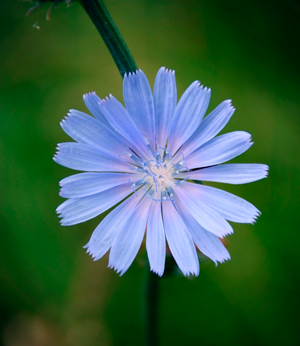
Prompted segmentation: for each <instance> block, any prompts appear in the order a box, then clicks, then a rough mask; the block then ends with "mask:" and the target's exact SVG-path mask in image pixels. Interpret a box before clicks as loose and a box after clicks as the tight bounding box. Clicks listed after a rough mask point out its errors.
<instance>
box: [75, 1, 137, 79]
mask: <svg viewBox="0 0 300 346" xmlns="http://www.w3.org/2000/svg"><path fill="white" fill-rule="evenodd" d="M80 2H81V4H82V6H83V8H84V9H85V11H86V13H87V14H88V15H89V17H90V18H91V20H92V22H93V23H94V25H95V26H96V28H97V30H98V32H99V34H100V35H101V37H102V39H103V41H104V42H105V44H106V46H107V48H108V50H109V52H110V54H111V56H112V57H113V59H114V61H115V63H116V65H117V67H118V69H119V72H120V74H121V76H122V78H123V77H124V75H125V74H126V73H129V72H135V71H136V70H137V69H138V68H137V65H136V63H135V61H134V59H133V57H132V55H131V53H130V51H129V49H128V47H127V45H126V43H125V41H124V39H123V37H122V36H121V34H120V32H119V30H118V28H117V26H116V24H115V23H114V21H113V20H112V18H111V16H110V14H109V12H108V10H107V8H106V6H105V5H104V3H103V1H102V0H80Z"/></svg>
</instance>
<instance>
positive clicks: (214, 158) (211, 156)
mask: <svg viewBox="0 0 300 346" xmlns="http://www.w3.org/2000/svg"><path fill="white" fill-rule="evenodd" d="M252 144H253V143H252V142H251V135H250V134H249V133H247V132H244V131H235V132H230V133H226V134H225V135H221V136H218V137H215V138H213V139H211V140H209V141H208V142H206V143H205V144H203V145H202V146H201V147H200V148H199V149H197V150H196V151H194V152H193V153H192V154H189V155H187V156H186V158H185V161H186V163H187V166H188V168H189V169H193V168H200V167H207V166H213V165H217V164H219V163H223V162H225V161H229V160H231V159H233V158H235V157H237V156H239V155H241V154H243V153H244V152H245V151H246V150H248V149H249V148H250V147H251V145H252Z"/></svg>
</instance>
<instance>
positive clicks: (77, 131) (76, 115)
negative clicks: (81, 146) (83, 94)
mask: <svg viewBox="0 0 300 346" xmlns="http://www.w3.org/2000/svg"><path fill="white" fill-rule="evenodd" d="M61 127H62V129H63V130H64V131H65V133H66V134H67V135H69V136H70V137H71V138H73V139H74V140H75V141H77V142H79V143H85V144H89V145H91V146H94V147H96V148H98V149H100V150H101V151H103V152H106V153H108V154H110V155H114V156H115V157H117V156H118V155H120V154H122V153H124V151H125V149H126V147H127V144H126V140H125V139H124V138H123V137H122V136H121V135H119V134H117V133H116V132H115V131H114V130H112V129H111V127H107V126H106V125H104V124H101V123H100V121H99V120H97V119H94V118H92V117H91V116H89V115H87V114H85V113H82V112H79V111H76V110H71V111H70V113H68V117H66V118H65V119H64V120H63V121H62V122H61Z"/></svg>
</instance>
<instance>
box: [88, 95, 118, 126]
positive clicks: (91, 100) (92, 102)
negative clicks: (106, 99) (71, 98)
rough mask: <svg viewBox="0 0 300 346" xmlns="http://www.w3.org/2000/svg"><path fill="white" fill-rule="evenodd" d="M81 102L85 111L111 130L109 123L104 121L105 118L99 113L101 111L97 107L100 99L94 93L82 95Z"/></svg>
mask: <svg viewBox="0 0 300 346" xmlns="http://www.w3.org/2000/svg"><path fill="white" fill-rule="evenodd" d="M83 101H84V103H85V105H86V107H87V109H88V110H89V111H90V112H91V114H92V115H93V116H94V117H95V118H96V119H98V120H100V121H101V123H102V124H105V125H106V126H108V127H110V128H111V126H110V124H109V122H108V121H107V120H106V118H105V116H104V115H103V113H102V112H101V109H100V107H99V104H100V102H101V99H100V97H99V96H97V95H96V93H95V92H91V93H88V94H84V95H83Z"/></svg>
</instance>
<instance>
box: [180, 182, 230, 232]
mask: <svg viewBox="0 0 300 346" xmlns="http://www.w3.org/2000/svg"><path fill="white" fill-rule="evenodd" d="M190 185H191V184H189V183H184V184H182V185H180V186H178V187H177V188H176V190H175V191H174V193H175V194H177V196H178V197H179V198H180V200H181V201H182V203H183V204H184V205H185V207H186V208H187V209H188V211H189V212H190V214H191V215H192V216H193V217H194V219H195V220H196V221H197V222H198V223H199V224H200V225H201V226H202V227H203V228H205V229H206V230H207V231H209V232H211V233H213V234H215V235H216V236H218V237H220V238H223V237H224V236H226V235H228V234H232V233H233V229H232V227H231V226H230V224H229V223H228V222H227V221H226V220H225V219H224V218H223V217H222V216H221V215H220V214H218V213H217V212H216V211H214V210H213V209H212V208H210V207H208V206H207V205H206V204H205V203H203V202H202V201H200V200H199V198H196V196H195V194H194V193H193V191H192V189H193V188H194V185H193V186H192V187H191V186H190Z"/></svg>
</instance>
